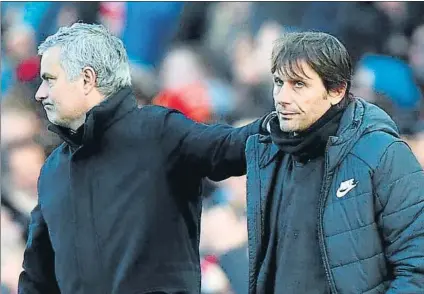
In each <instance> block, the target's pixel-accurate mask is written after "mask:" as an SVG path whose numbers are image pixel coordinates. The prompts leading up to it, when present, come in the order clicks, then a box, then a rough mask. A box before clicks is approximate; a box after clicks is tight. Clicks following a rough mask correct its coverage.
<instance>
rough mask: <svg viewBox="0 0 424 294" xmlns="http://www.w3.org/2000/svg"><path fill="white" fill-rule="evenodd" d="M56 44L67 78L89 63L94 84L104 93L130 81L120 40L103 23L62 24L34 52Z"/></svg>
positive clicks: (76, 75) (40, 53)
mask: <svg viewBox="0 0 424 294" xmlns="http://www.w3.org/2000/svg"><path fill="white" fill-rule="evenodd" d="M56 46H58V47H60V48H61V49H60V50H61V51H60V64H61V66H62V68H63V70H64V71H65V72H66V74H67V76H68V79H69V80H70V81H74V80H76V79H77V78H78V76H79V75H80V74H81V73H82V70H83V68H84V67H87V66H89V67H92V68H93V69H94V71H95V73H96V75H97V80H96V87H97V88H98V90H99V92H100V93H101V94H103V95H105V96H106V97H107V96H110V95H112V94H114V93H116V92H117V91H118V90H120V89H121V88H123V87H125V86H130V85H131V73H130V66H129V63H128V56H127V52H126V50H125V48H124V44H123V43H122V41H121V40H120V39H119V38H117V37H115V36H113V35H112V34H111V33H110V32H109V31H108V30H107V29H106V28H105V27H104V26H102V25H95V24H85V23H75V24H73V25H72V26H70V27H62V28H60V29H59V30H58V32H57V33H56V34H54V35H52V36H49V37H48V38H47V39H46V40H45V41H44V42H43V43H42V44H41V45H40V46H39V47H38V54H39V55H43V54H44V53H45V52H46V51H47V50H48V49H50V48H52V47H56Z"/></svg>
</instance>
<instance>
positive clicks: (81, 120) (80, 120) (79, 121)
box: [69, 114, 86, 132]
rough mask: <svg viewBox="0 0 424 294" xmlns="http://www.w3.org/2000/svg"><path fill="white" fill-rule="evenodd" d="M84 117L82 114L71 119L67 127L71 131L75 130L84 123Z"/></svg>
mask: <svg viewBox="0 0 424 294" xmlns="http://www.w3.org/2000/svg"><path fill="white" fill-rule="evenodd" d="M85 117H86V115H85V114H84V115H83V116H82V117H80V118H78V119H76V120H74V121H72V122H71V123H70V124H69V129H70V130H71V131H72V132H76V131H77V130H78V129H79V128H80V127H81V126H82V125H83V124H84V123H85Z"/></svg>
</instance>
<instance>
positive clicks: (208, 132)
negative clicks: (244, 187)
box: [19, 88, 261, 294]
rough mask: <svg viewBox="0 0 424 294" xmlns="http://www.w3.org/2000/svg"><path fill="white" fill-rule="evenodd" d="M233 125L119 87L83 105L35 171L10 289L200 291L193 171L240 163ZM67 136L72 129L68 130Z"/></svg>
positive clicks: (214, 175)
mask: <svg viewBox="0 0 424 294" xmlns="http://www.w3.org/2000/svg"><path fill="white" fill-rule="evenodd" d="M260 122H261V121H260V120H258V121H256V122H254V123H253V124H251V125H248V126H246V127H243V128H239V129H234V128H231V127H229V126H224V125H212V126H207V125H204V124H198V123H195V122H193V121H191V120H189V119H187V118H186V117H185V116H184V115H182V114H181V113H179V112H177V111H174V110H169V109H166V108H163V107H159V106H145V107H142V108H138V107H137V105H136V102H135V99H134V97H133V94H132V93H131V90H130V89H129V88H125V89H122V90H121V91H120V92H118V93H117V94H116V95H115V96H113V97H111V98H109V99H107V100H105V101H104V102H102V103H101V104H100V105H98V106H96V107H95V108H93V109H92V110H91V111H90V112H89V113H88V115H87V119H86V123H85V124H84V126H83V129H84V135H83V137H82V142H81V143H80V144H78V143H76V141H77V140H76V139H75V138H73V136H71V135H69V134H67V133H68V132H67V130H65V129H62V128H59V127H55V128H54V129H55V131H56V132H58V133H59V134H60V135H61V136H62V138H63V139H64V140H65V143H63V144H62V145H61V146H59V147H58V148H57V149H56V150H55V151H54V152H53V153H52V154H51V156H50V157H49V158H48V159H47V161H46V163H45V164H44V166H43V168H42V170H41V175H40V178H39V185H38V190H39V202H38V205H37V207H36V208H35V209H34V211H33V212H32V214H31V217H32V220H31V224H30V232H29V240H28V243H27V248H26V251H25V256H24V264H23V266H24V271H23V272H22V274H21V276H20V280H19V293H31V294H33V293H43V294H53V293H59V292H60V293H69V294H78V293H89V294H92V293H93V294H94V293H99V294H106V293H125V294H126V293H128V294H133V293H134V294H135V293H149V292H151V291H152V292H153V291H164V292H180V291H181V292H185V293H199V292H200V265H199V249H198V245H199V231H200V229H199V222H200V214H201V198H200V193H201V179H202V178H203V177H206V176H208V177H209V178H211V179H213V180H222V179H225V178H227V177H229V176H238V175H242V174H243V173H245V169H246V163H245V155H244V149H245V142H246V140H247V138H248V137H249V135H251V134H255V133H257V132H259V130H260ZM75 137H77V136H75Z"/></svg>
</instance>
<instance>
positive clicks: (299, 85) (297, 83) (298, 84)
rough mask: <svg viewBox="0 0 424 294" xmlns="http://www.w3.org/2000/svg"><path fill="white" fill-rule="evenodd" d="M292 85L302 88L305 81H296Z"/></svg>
mask: <svg viewBox="0 0 424 294" xmlns="http://www.w3.org/2000/svg"><path fill="white" fill-rule="evenodd" d="M294 86H295V88H303V87H305V83H304V82H300V81H297V82H295V83H294Z"/></svg>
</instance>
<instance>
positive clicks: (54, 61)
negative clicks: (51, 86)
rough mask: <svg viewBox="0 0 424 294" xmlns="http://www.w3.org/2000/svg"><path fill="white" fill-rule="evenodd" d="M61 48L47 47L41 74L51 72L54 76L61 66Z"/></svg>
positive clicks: (42, 57)
mask: <svg viewBox="0 0 424 294" xmlns="http://www.w3.org/2000/svg"><path fill="white" fill-rule="evenodd" d="M59 56H60V50H59V49H58V48H55V47H53V48H50V49H47V50H46V51H45V52H44V53H43V55H42V56H41V65H40V75H41V76H42V75H43V74H50V76H54V75H55V73H56V72H57V71H58V70H59V68H60V58H59Z"/></svg>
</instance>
